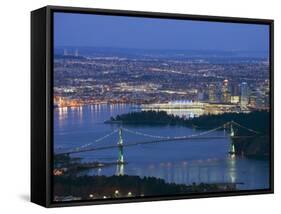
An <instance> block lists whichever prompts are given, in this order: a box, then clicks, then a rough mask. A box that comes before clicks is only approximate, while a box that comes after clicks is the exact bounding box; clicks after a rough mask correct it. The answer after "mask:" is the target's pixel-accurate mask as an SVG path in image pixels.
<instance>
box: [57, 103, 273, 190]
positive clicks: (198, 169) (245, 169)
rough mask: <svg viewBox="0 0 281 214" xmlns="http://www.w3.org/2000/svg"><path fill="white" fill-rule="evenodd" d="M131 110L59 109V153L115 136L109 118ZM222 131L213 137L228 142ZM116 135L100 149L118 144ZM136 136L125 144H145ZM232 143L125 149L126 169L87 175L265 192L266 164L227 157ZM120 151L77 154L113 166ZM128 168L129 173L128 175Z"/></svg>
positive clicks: (171, 131)
mask: <svg viewBox="0 0 281 214" xmlns="http://www.w3.org/2000/svg"><path fill="white" fill-rule="evenodd" d="M133 109H134V108H132V106H131V105H92V106H85V107H80V108H73V109H72V108H57V109H55V112H54V114H55V117H54V122H55V123H54V126H55V132H54V133H55V135H54V138H55V141H54V144H55V148H56V147H64V148H71V147H76V146H81V145H84V144H87V143H89V142H94V140H95V139H97V138H99V137H101V136H104V135H105V134H107V133H110V132H112V131H113V130H115V129H116V128H118V126H117V125H109V124H105V123H104V121H105V120H108V119H109V118H110V116H116V115H118V114H123V113H127V112H131V111H132V110H133ZM135 110H136V109H135ZM128 128H129V129H131V130H134V131H142V132H144V133H151V134H153V135H167V136H182V135H189V134H193V133H196V132H198V131H196V130H193V129H189V128H186V127H176V126H174V127H157V126H142V127H140V126H137V127H134V126H130V127H128ZM225 134H226V133H224V132H223V131H221V132H216V133H214V135H217V136H225ZM117 140H118V139H117V135H116V136H115V135H113V136H111V137H109V138H108V139H106V140H105V141H102V142H99V144H98V145H99V146H100V145H112V144H117ZM144 140H147V139H143V138H140V137H136V136H133V135H126V136H124V143H125V144H126V143H129V142H135V141H144ZM229 145H230V141H229V139H222V140H204V141H189V142H170V143H164V144H159V145H142V146H138V147H130V148H129V147H128V148H125V149H124V155H125V156H124V157H125V161H127V162H128V164H126V165H116V164H114V165H111V166H107V167H102V168H95V169H92V170H90V171H88V172H83V173H84V174H90V175H107V176H110V175H124V174H128V175H138V176H141V177H143V176H152V177H157V178H162V179H165V181H166V182H175V183H181V184H183V183H184V184H192V183H193V182H195V183H200V182H204V183H224V182H231V183H234V182H235V183H236V182H242V183H244V184H241V185H240V186H239V188H241V189H257V188H267V187H268V184H269V174H268V172H269V169H268V168H269V165H268V162H267V161H257V160H249V159H245V158H239V157H235V156H230V155H228V151H229ZM117 153H118V151H117V150H114V149H113V150H108V151H100V152H91V153H83V154H82V153H81V154H77V156H76V157H81V158H83V160H85V161H88V162H91V161H98V162H111V163H112V162H115V161H116V159H117ZM125 168H126V169H125Z"/></svg>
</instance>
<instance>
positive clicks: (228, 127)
mask: <svg viewBox="0 0 281 214" xmlns="http://www.w3.org/2000/svg"><path fill="white" fill-rule="evenodd" d="M238 129H244V130H246V131H247V133H249V135H243V136H238V135H237V134H236V133H235V130H238ZM219 130H224V131H225V132H226V131H227V132H228V133H229V134H228V135H225V136H213V135H210V134H212V133H214V132H216V131H219ZM123 132H127V133H130V134H133V135H139V136H143V137H147V138H153V140H149V141H140V142H130V143H126V144H125V143H124V138H123ZM115 133H118V140H117V144H114V145H103V146H95V145H96V143H98V142H102V141H103V140H105V139H107V138H108V137H110V136H112V135H113V134H115ZM258 134H259V132H257V131H255V130H253V129H250V128H247V127H245V126H243V125H241V124H239V123H237V122H234V121H229V122H226V123H224V124H223V125H221V126H218V127H216V128H213V129H210V130H207V131H203V132H200V133H196V134H190V135H185V136H161V135H152V134H148V133H143V132H139V131H135V130H130V129H127V128H122V127H120V128H118V129H115V130H113V131H112V132H111V133H108V134H106V135H104V136H102V137H100V138H98V139H96V140H95V141H94V142H92V143H88V144H84V145H82V146H78V147H75V148H72V149H68V150H67V151H63V152H62V151H61V152H58V153H56V155H71V154H75V153H84V152H94V151H99V150H108V149H117V150H118V159H117V164H124V163H125V161H124V153H123V148H124V147H132V146H137V145H145V144H158V143H163V142H173V141H186V142H188V141H190V140H209V139H224V138H230V139H234V138H252V137H255V136H256V135H258ZM229 153H230V154H235V145H234V143H233V141H232V140H231V143H230V149H229Z"/></svg>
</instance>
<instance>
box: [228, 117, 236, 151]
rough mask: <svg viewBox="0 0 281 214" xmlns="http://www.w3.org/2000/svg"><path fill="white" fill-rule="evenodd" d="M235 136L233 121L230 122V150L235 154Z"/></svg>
mask: <svg viewBox="0 0 281 214" xmlns="http://www.w3.org/2000/svg"><path fill="white" fill-rule="evenodd" d="M234 136H235V133H234V129H233V123H232V121H231V122H230V140H231V143H230V151H229V154H231V155H235V145H234V143H233V140H232V139H231V138H232V137H234Z"/></svg>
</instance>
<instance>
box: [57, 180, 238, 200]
mask: <svg viewBox="0 0 281 214" xmlns="http://www.w3.org/2000/svg"><path fill="white" fill-rule="evenodd" d="M235 190H236V184H235V183H233V184H231V183H222V184H203V183H201V184H195V183H194V184H192V185H184V184H175V183H166V182H165V181H164V180H163V179H159V178H155V177H144V178H141V177H139V176H129V175H123V176H116V175H114V176H110V177H106V176H83V177H76V176H75V177H74V176H73V177H71V176H55V177H54V200H55V201H64V200H68V199H71V200H75V199H76V200H89V199H106V198H124V197H126V198H127V197H143V196H163V195H180V194H191V193H202V192H205V193H206V192H221V191H235Z"/></svg>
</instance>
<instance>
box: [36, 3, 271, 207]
mask: <svg viewBox="0 0 281 214" xmlns="http://www.w3.org/2000/svg"><path fill="white" fill-rule="evenodd" d="M54 12H65V13H83V14H100V15H114V16H127V17H128V16H131V17H150V18H161V19H180V20H201V21H213V22H228V23H248V24H262V25H268V26H269V27H270V45H269V46H270V108H271V109H270V120H271V121H270V130H271V135H270V142H271V143H270V152H271V154H270V160H269V161H270V188H269V189H265V190H250V191H249V190H246V191H242V190H240V191H233V192H216V193H207V194H206V193H198V194H194V193H193V194H190V195H184V196H179V195H175V196H172V195H169V196H161V197H137V198H130V199H129V198H118V199H106V200H91V201H70V202H53V201H52V176H51V175H52V160H53V138H52V136H53V108H52V106H53V97H52V96H53V87H52V86H53V13H54ZM273 192H274V21H273V20H269V19H250V18H238V17H220V16H202V15H186V14H172V13H158V12H140V11H126V10H108V9H91V8H77V7H61V6H46V7H43V8H40V9H38V10H34V11H32V12H31V201H32V202H34V203H36V204H39V205H42V206H44V207H60V206H77V205H93V204H109V203H110V204H111V203H126V202H143V201H159V200H175V199H189V198H207V197H221V196H238V195H253V194H268V193H273Z"/></svg>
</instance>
